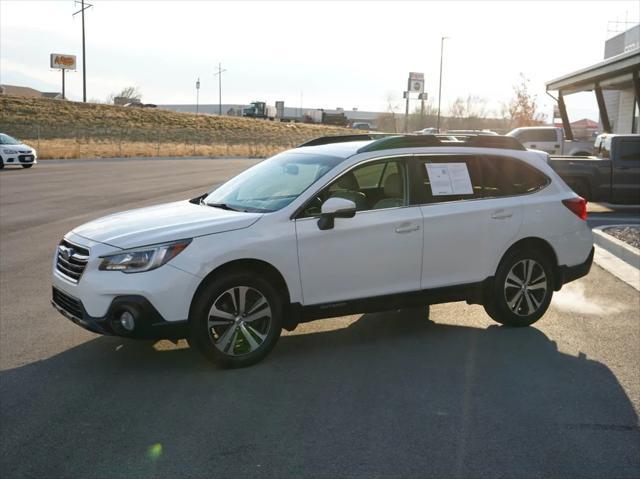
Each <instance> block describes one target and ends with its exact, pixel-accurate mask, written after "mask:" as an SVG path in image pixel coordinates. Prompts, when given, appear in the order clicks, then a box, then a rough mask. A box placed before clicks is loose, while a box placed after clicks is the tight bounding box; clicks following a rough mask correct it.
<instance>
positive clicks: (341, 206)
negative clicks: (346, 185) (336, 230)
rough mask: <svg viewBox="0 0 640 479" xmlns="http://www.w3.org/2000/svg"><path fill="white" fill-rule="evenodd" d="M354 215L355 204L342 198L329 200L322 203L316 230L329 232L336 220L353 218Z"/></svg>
mask: <svg viewBox="0 0 640 479" xmlns="http://www.w3.org/2000/svg"><path fill="white" fill-rule="evenodd" d="M355 215H356V204H355V203H354V202H353V201H351V200H347V199H344V198H329V199H328V200H327V201H325V202H324V203H322V207H321V208H320V219H319V220H318V228H320V229H321V230H330V229H332V228H333V226H334V223H335V222H334V220H335V219H336V218H353V217H354V216H355Z"/></svg>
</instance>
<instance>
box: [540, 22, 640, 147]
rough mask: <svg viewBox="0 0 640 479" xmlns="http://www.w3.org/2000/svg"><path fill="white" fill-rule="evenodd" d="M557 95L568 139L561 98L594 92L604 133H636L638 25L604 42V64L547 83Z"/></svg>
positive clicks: (639, 66)
mask: <svg viewBox="0 0 640 479" xmlns="http://www.w3.org/2000/svg"><path fill="white" fill-rule="evenodd" d="M546 86H547V91H548V92H552V91H555V92H557V95H558V97H557V100H558V109H559V111H560V116H561V117H562V124H563V127H564V130H565V135H566V136H567V138H570V139H571V138H573V132H572V129H571V125H570V122H569V117H568V115H567V109H566V106H565V102H564V97H565V96H566V95H570V94H573V93H578V92H585V91H593V92H594V93H595V97H596V101H597V103H598V110H599V112H600V124H601V126H602V131H603V132H605V133H638V131H639V125H638V123H639V111H640V25H636V26H635V27H633V28H630V29H629V30H627V31H626V32H623V33H620V34H618V35H616V36H614V37H612V38H610V39H609V40H607V41H606V43H605V52H604V61H602V62H600V63H596V64H595V65H591V66H588V67H586V68H583V69H581V70H578V71H576V72H572V73H569V74H567V75H563V76H561V77H559V78H556V79H555V80H551V81H550V82H548V83H547V84H546Z"/></svg>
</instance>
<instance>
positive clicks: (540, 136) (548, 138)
mask: <svg viewBox="0 0 640 479" xmlns="http://www.w3.org/2000/svg"><path fill="white" fill-rule="evenodd" d="M517 138H518V139H519V140H520V141H521V142H522V143H524V142H527V143H528V142H534V141H544V142H553V141H556V140H557V139H558V138H557V136H556V131H555V130H553V129H539V130H523V131H520V132H518V136H517Z"/></svg>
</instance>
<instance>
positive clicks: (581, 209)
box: [562, 196, 587, 221]
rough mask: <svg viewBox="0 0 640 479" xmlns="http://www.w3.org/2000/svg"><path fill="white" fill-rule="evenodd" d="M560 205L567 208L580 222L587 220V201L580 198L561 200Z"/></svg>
mask: <svg viewBox="0 0 640 479" xmlns="http://www.w3.org/2000/svg"><path fill="white" fill-rule="evenodd" d="M562 204H563V205H565V206H566V207H567V208H569V209H570V210H571V212H572V213H573V214H574V215H576V216H577V217H578V218H580V219H581V220H584V221H586V220H587V200H585V199H584V198H582V197H581V196H576V197H575V198H569V199H568V200H562Z"/></svg>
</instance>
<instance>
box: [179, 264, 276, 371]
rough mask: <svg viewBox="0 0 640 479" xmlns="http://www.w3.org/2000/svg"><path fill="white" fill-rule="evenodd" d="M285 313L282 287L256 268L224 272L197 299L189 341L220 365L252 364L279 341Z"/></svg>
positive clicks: (190, 323)
mask: <svg viewBox="0 0 640 479" xmlns="http://www.w3.org/2000/svg"><path fill="white" fill-rule="evenodd" d="M283 311H284V307H283V301H282V298H281V296H280V294H278V291H277V290H276V289H275V288H274V287H273V286H272V285H271V284H270V283H269V282H268V281H266V280H265V279H263V278H261V277H259V276H257V275H256V274H255V273H254V272H252V271H240V272H236V273H231V274H225V275H221V277H218V278H214V279H212V280H209V281H208V282H207V283H205V285H204V286H203V287H202V288H200V291H199V292H198V294H197V296H196V298H195V299H194V302H193V304H192V307H191V314H190V318H189V326H190V337H189V344H190V345H193V346H195V347H196V349H197V350H198V351H200V353H202V354H203V355H204V356H205V358H207V359H208V360H209V361H211V362H213V363H214V364H216V365H218V366H220V367H223V368H239V367H245V366H250V365H252V364H255V363H257V362H259V361H260V360H262V359H263V358H264V357H265V356H266V355H267V354H269V352H270V351H271V350H272V349H273V347H274V346H275V344H276V343H277V342H278V338H279V337H280V333H281V331H282V319H283V318H282V317H283Z"/></svg>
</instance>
